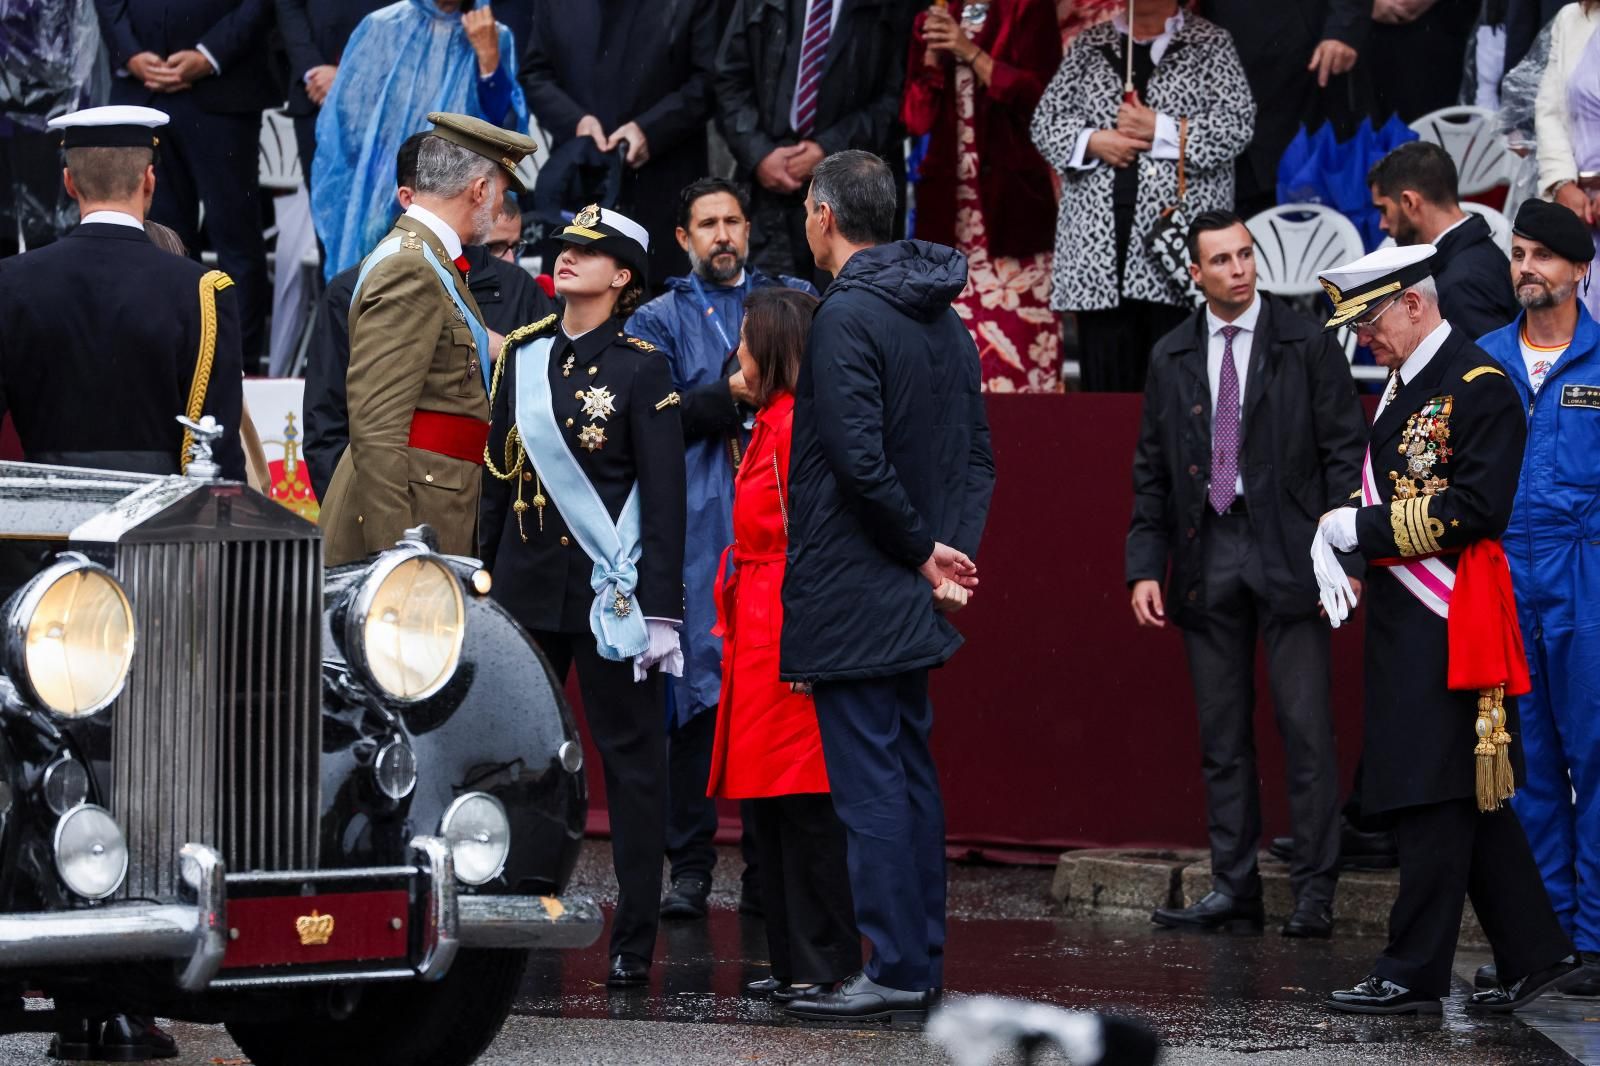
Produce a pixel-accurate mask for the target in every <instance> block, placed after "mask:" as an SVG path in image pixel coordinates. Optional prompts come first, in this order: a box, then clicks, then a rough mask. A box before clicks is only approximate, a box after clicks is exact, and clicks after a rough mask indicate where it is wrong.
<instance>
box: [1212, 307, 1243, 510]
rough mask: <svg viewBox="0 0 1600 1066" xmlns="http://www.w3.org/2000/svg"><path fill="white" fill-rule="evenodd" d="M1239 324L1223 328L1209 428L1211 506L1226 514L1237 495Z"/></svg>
mask: <svg viewBox="0 0 1600 1066" xmlns="http://www.w3.org/2000/svg"><path fill="white" fill-rule="evenodd" d="M1238 335H1239V327H1238V326H1223V327H1222V376H1221V379H1220V380H1219V381H1218V382H1217V406H1216V411H1217V417H1216V420H1215V422H1214V423H1213V424H1212V427H1211V509H1212V510H1214V511H1216V512H1217V513H1218V514H1225V513H1226V512H1227V510H1228V508H1229V507H1232V506H1233V500H1234V497H1235V496H1237V495H1239V493H1238V491H1237V489H1236V488H1235V486H1236V485H1238V483H1239V368H1238V367H1237V366H1235V365H1234V363H1233V338H1234V337H1236V336H1238Z"/></svg>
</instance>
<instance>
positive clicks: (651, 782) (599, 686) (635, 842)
mask: <svg viewBox="0 0 1600 1066" xmlns="http://www.w3.org/2000/svg"><path fill="white" fill-rule="evenodd" d="M533 639H534V641H535V642H536V643H537V644H538V645H539V650H540V651H542V652H544V654H545V658H547V659H549V660H550V668H551V669H552V670H554V671H555V675H556V677H557V679H559V680H560V681H561V682H562V683H565V682H566V678H567V670H568V669H569V668H570V667H571V666H572V665H573V664H574V663H576V664H577V667H578V691H579V692H580V694H581V695H582V696H583V717H584V720H585V721H586V722H588V724H589V735H590V736H591V737H593V738H594V744H595V747H597V748H599V749H600V765H601V768H602V769H603V770H604V772H605V780H606V807H607V810H608V811H609V812H610V814H611V863H612V866H613V868H614V869H615V870H616V873H617V912H616V914H615V915H614V916H613V918H612V920H611V950H610V952H609V953H610V954H612V955H634V956H637V957H638V958H641V959H645V960H647V961H648V960H649V959H650V957H651V956H652V954H653V953H654V951H655V946H656V923H657V921H658V920H659V919H660V908H661V854H662V852H663V851H664V850H665V848H666V838H667V749H666V738H665V737H664V736H663V734H662V730H661V701H662V699H663V698H664V697H663V679H662V677H661V673H660V671H658V670H652V671H650V676H649V677H648V678H646V679H645V680H643V681H635V680H634V679H633V664H632V663H631V662H621V663H616V662H612V661H611V660H609V659H602V658H601V657H600V653H599V652H598V651H596V650H595V644H594V638H593V637H592V636H590V635H589V634H587V633H534V634H533Z"/></svg>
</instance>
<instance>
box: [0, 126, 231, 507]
mask: <svg viewBox="0 0 1600 1066" xmlns="http://www.w3.org/2000/svg"><path fill="white" fill-rule="evenodd" d="M166 123H167V116H166V114H165V113H164V112H161V111H157V110H155V109H153V108H148V107H131V106H129V107H122V106H119V107H92V108H89V109H87V110H84V111H76V112H73V113H72V114H68V115H62V116H61V117H59V118H55V119H52V120H50V123H49V125H50V128H51V129H53V130H57V131H59V132H60V133H61V135H62V147H63V149H64V150H65V155H66V170H65V171H64V172H63V180H64V181H65V183H66V188H67V192H68V194H69V195H70V196H72V198H73V199H74V200H76V201H78V208H79V211H80V213H81V215H82V221H81V223H80V224H79V225H78V226H77V227H76V228H75V229H73V230H71V231H70V232H69V233H67V234H66V236H65V237H64V238H63V239H62V240H59V241H56V242H55V243H53V244H49V245H46V246H45V247H43V248H40V249H38V250H36V251H31V252H28V253H26V254H24V255H20V256H16V257H14V258H11V259H6V260H3V261H0V414H3V413H5V412H6V411H9V412H10V413H11V417H12V419H13V421H14V422H15V423H16V427H17V433H18V435H19V436H20V437H21V439H22V448H23V452H24V454H25V455H26V456H27V458H28V459H29V460H31V461H34V462H41V463H60V464H63V465H67V466H86V467H99V468H104V469H113V470H133V471H141V472H144V473H154V474H169V473H177V472H178V471H179V470H180V469H182V467H183V466H184V464H185V463H186V461H187V457H186V456H185V454H184V447H185V443H186V435H185V431H184V430H183V428H182V427H181V426H179V425H178V423H177V421H176V419H177V416H179V415H188V416H189V417H191V418H198V417H199V416H201V415H212V416H214V417H215V418H216V420H217V421H218V422H219V423H220V424H221V425H222V427H223V431H224V436H223V438H222V439H221V440H220V441H219V442H218V444H217V446H216V451H215V453H214V454H215V458H216V460H217V461H218V462H219V463H220V464H221V466H222V470H223V473H224V475H225V476H227V477H232V478H238V479H239V480H241V481H242V480H244V453H243V451H242V449H241V447H240V444H239V421H240V406H241V402H242V392H243V389H242V379H241V366H240V348H239V314H238V309H237V306H236V291H235V289H234V288H233V282H232V280H231V279H230V278H229V277H228V275H227V274H224V273H223V272H222V271H220V270H210V271H208V270H207V269H206V268H205V267H203V266H201V265H200V264H199V263H196V262H193V261H192V260H189V259H185V258H183V257H181V256H176V255H173V254H171V253H170V252H167V251H164V250H162V249H161V248H158V247H157V246H156V245H154V244H152V243H151V241H150V238H149V237H148V236H146V235H145V230H144V220H145V212H146V211H147V210H148V209H149V207H150V202H151V198H152V196H153V195H154V193H155V185H156V177H155V167H154V161H155V157H156V155H157V153H158V152H160V150H161V148H160V145H161V134H162V127H164V126H165V125H166Z"/></svg>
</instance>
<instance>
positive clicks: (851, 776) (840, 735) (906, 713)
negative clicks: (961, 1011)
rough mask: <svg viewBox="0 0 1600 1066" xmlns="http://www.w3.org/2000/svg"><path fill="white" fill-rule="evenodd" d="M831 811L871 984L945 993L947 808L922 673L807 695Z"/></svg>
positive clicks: (824, 684) (828, 685) (822, 685)
mask: <svg viewBox="0 0 1600 1066" xmlns="http://www.w3.org/2000/svg"><path fill="white" fill-rule="evenodd" d="M814 695H815V698H816V703H817V725H818V727H819V728H820V730H821V732H822V755H823V758H824V760H825V761H826V762H827V764H828V782H829V784H830V785H831V786H832V788H833V808H834V810H835V811H837V812H838V814H839V820H840V821H841V822H843V823H844V827H845V834H846V839H847V841H848V843H849V859H850V861H849V866H850V892H851V894H852V896H853V897H854V899H855V912H856V926H857V928H859V929H860V930H861V933H862V934H863V935H864V936H866V938H867V939H868V940H870V941H871V942H872V957H871V958H870V959H868V960H867V964H866V966H865V967H864V969H865V971H866V975H867V976H868V977H869V978H871V979H872V980H873V981H876V982H877V983H879V984H881V985H887V986H888V987H890V988H897V989H900V990H902V991H906V992H919V991H923V990H925V989H929V988H942V987H943V986H944V940H945V921H944V918H945V915H944V905H945V879H944V803H943V801H942V800H941V799H940V798H939V776H938V773H937V772H936V771H935V769H934V765H933V753H932V752H930V751H929V750H928V734H929V732H930V731H931V730H932V728H933V705H932V704H931V703H929V702H928V672H927V671H926V670H913V671H911V672H909V673H904V674H896V675H894V676H892V677H877V678H869V679H867V680H862V681H819V682H817V683H816V686H815V692H814Z"/></svg>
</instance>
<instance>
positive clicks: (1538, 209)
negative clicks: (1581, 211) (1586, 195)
mask: <svg viewBox="0 0 1600 1066" xmlns="http://www.w3.org/2000/svg"><path fill="white" fill-rule="evenodd" d="M1511 232H1513V233H1515V234H1516V235H1517V236H1519V237H1526V238H1527V239H1528V240H1530V241H1538V242H1539V243H1540V244H1542V245H1544V246H1545V247H1546V248H1548V249H1550V250H1551V251H1552V252H1554V253H1556V254H1557V255H1559V256H1560V257H1561V258H1563V259H1570V260H1572V261H1573V262H1574V263H1587V262H1589V261H1590V260H1592V259H1593V258H1594V234H1593V233H1592V232H1591V231H1590V229H1589V227H1588V225H1586V224H1585V223H1584V221H1583V219H1581V218H1579V217H1578V216H1577V215H1575V214H1573V213H1572V209H1571V208H1569V207H1566V206H1565V205H1563V204H1555V203H1551V202H1549V201H1548V200H1538V199H1534V200H1526V201H1524V202H1523V204H1522V206H1521V207H1519V208H1517V221H1516V224H1515V225H1513V226H1512V227H1511Z"/></svg>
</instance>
